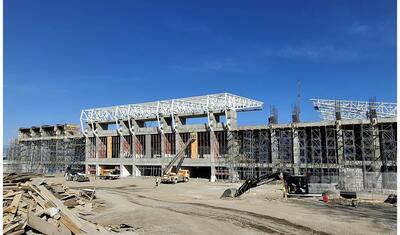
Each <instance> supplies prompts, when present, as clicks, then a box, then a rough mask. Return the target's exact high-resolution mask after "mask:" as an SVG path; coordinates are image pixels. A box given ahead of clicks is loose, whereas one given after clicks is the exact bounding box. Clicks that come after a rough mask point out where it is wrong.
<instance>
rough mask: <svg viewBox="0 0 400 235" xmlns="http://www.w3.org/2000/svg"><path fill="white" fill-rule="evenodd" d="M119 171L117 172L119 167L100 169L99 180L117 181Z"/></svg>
mask: <svg viewBox="0 0 400 235" xmlns="http://www.w3.org/2000/svg"><path fill="white" fill-rule="evenodd" d="M120 173H121V171H120V170H119V167H115V168H114V169H100V175H99V178H100V179H105V180H108V179H110V180H115V179H118V178H119V176H120Z"/></svg>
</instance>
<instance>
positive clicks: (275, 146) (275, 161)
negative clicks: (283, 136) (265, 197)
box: [270, 126, 280, 172]
mask: <svg viewBox="0 0 400 235" xmlns="http://www.w3.org/2000/svg"><path fill="white" fill-rule="evenodd" d="M270 133H271V160H272V166H273V168H272V171H274V172H275V171H277V170H278V169H279V163H280V160H279V142H278V139H279V136H278V133H277V131H276V129H275V128H274V127H272V126H270Z"/></svg>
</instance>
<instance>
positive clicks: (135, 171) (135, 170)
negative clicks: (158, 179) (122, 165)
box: [132, 164, 141, 176]
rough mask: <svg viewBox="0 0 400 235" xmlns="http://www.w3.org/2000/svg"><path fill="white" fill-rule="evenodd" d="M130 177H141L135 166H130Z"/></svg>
mask: <svg viewBox="0 0 400 235" xmlns="http://www.w3.org/2000/svg"><path fill="white" fill-rule="evenodd" d="M132 176H141V173H140V171H139V169H138V168H137V167H136V165H135V164H133V165H132Z"/></svg>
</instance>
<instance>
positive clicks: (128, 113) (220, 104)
mask: <svg viewBox="0 0 400 235" xmlns="http://www.w3.org/2000/svg"><path fill="white" fill-rule="evenodd" d="M262 106H263V102H260V101H257V100H253V99H249V98H246V97H241V96H237V95H233V94H229V93H220V94H212V95H204V96H196V97H188V98H182V99H172V100H161V101H156V102H147V103H139V104H128V105H119V106H112V107H105V108H94V109H84V110H82V111H81V117H80V121H81V128H82V132H85V126H84V125H87V124H91V126H93V123H95V122H103V123H105V122H108V123H113V122H115V123H116V124H117V127H118V121H119V120H131V119H157V121H158V124H159V126H160V118H161V117H171V118H172V122H174V116H175V115H192V114H207V115H208V119H209V121H210V117H209V113H210V112H217V113H221V112H225V114H226V112H227V111H228V110H234V111H237V112H240V111H252V110H260V109H262ZM225 116H227V115H225ZM228 121H229V120H227V124H228ZM129 123H130V122H129Z"/></svg>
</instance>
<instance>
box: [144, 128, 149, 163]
mask: <svg viewBox="0 0 400 235" xmlns="http://www.w3.org/2000/svg"><path fill="white" fill-rule="evenodd" d="M145 142H146V153H145V156H144V157H145V158H151V134H146V135H145Z"/></svg>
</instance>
